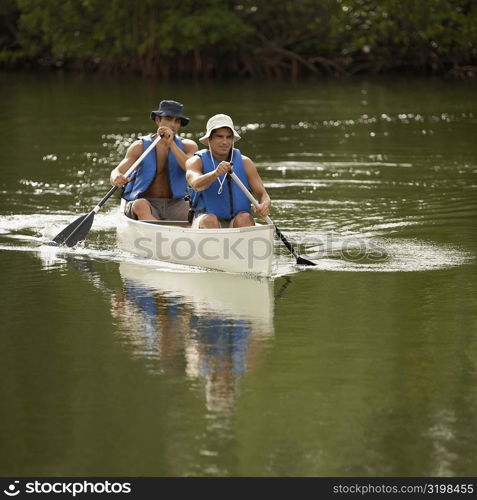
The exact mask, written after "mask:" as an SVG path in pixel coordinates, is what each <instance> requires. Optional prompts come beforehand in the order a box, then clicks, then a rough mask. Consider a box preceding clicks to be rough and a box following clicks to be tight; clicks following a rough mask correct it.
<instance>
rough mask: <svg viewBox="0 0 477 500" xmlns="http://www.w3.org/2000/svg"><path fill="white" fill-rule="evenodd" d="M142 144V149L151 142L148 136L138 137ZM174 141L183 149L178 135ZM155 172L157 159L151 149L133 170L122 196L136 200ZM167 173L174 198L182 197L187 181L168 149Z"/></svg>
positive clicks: (129, 199)
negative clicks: (130, 179)
mask: <svg viewBox="0 0 477 500" xmlns="http://www.w3.org/2000/svg"><path fill="white" fill-rule="evenodd" d="M139 139H141V140H142V142H143V144H144V151H145V150H146V149H147V148H148V147H149V146H150V145H151V144H152V140H151V138H150V136H142V137H139ZM174 142H175V143H176V144H177V146H178V147H179V148H180V149H182V151H184V145H183V144H182V140H181V138H180V137H177V136H176V137H174ZM156 172H157V161H156V152H155V150H154V151H151V152H150V153H149V154H148V155H147V156H146V157H145V158H144V160H142V163H141V164H140V165H139V168H138V169H137V170H136V171H135V172H133V174H132V175H131V177H132V178H133V179H132V181H129V182H128V183H127V184H126V185H125V186H124V190H123V194H122V197H123V198H124V199H125V200H127V201H132V200H137V199H138V198H140V197H141V195H142V194H143V193H145V192H146V191H147V190H148V189H149V186H150V185H151V184H152V181H153V180H154V178H155V177H156ZM167 174H168V178H169V187H170V190H171V193H172V197H173V198H174V199H177V198H183V197H184V195H185V193H186V187H187V182H186V180H185V171H184V170H182V168H181V166H180V165H179V163H177V160H176V157H175V156H174V154H173V153H172V151H170V150H169V155H168V158H167Z"/></svg>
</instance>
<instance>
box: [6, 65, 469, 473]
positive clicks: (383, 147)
mask: <svg viewBox="0 0 477 500" xmlns="http://www.w3.org/2000/svg"><path fill="white" fill-rule="evenodd" d="M0 88H1V92H0V101H1V106H0V128H1V135H0V141H1V147H0V169H1V177H0V191H1V193H2V197H1V199H0V256H1V259H0V266H1V276H2V287H1V292H0V293H1V303H2V331H1V335H0V349H1V353H2V363H1V364H0V380H1V381H2V384H1V401H2V410H1V412H0V449H1V450H2V452H1V454H0V474H1V475H11V476H22V475H57V476H61V475H64V476H71V475H84V476H88V475H128V476H134V475H139V476H144V475H147V476H330V475H331V476H438V475H450V476H464V475H467V476H475V475H477V463H476V462H477V460H476V458H475V457H476V456H477V437H476V436H477V418H476V416H477V389H476V388H477V279H476V278H477V265H476V254H477V231H476V229H477V224H476V221H477V197H476V194H477V161H476V157H477V145H476V142H475V138H476V137H477V104H476V98H475V96H476V92H475V84H467V83H458V82H457V83H456V82H442V81H430V80H414V79H412V80H396V79H394V80H354V81H345V82H333V81H323V82H315V83H302V84H296V85H291V84H270V83H267V84H266V83H254V84H252V83H245V84H243V83H241V84H233V83H221V84H218V83H207V84H198V83H191V84H185V83H177V84H161V85H154V84H151V83H146V82H142V81H139V80H118V79H111V80H104V79H97V78H89V79H87V78H73V77H71V78H66V77H61V76H46V75H43V76H25V75H12V74H10V75H0ZM163 98H176V99H178V100H180V101H182V102H184V103H185V105H186V113H187V114H188V115H189V116H190V117H191V118H192V122H191V125H190V126H189V127H188V128H187V129H185V130H184V132H187V134H188V137H190V138H192V139H195V140H197V139H198V137H199V136H200V134H201V132H203V130H204V126H205V121H206V119H207V118H208V117H209V116H210V115H212V114H214V113H217V112H225V113H228V114H230V115H232V116H233V118H234V120H235V122H236V123H237V125H238V126H239V128H240V130H241V133H242V137H243V139H242V141H241V142H240V143H239V144H238V146H239V147H240V149H241V150H242V151H243V152H244V153H245V154H247V155H249V156H251V157H252V158H253V159H254V160H255V161H256V163H257V165H258V167H259V169H260V172H261V174H262V176H263V178H264V180H265V183H266V186H267V188H268V190H269V192H270V194H271V197H272V199H273V202H274V209H273V214H272V215H273V218H274V219H275V221H276V222H277V224H278V225H279V227H280V228H281V229H282V231H283V232H284V233H285V234H286V235H287V236H288V237H289V238H290V239H293V240H294V241H295V242H296V244H297V245H300V248H301V251H302V252H307V254H308V256H310V257H311V258H314V259H315V260H316V262H317V264H318V265H317V266H316V268H314V269H313V270H303V269H297V268H296V267H295V266H294V265H293V260H292V259H291V258H290V256H289V255H288V254H287V253H286V251H284V250H283V249H282V248H281V246H280V245H278V244H277V248H276V252H277V257H276V264H275V267H274V276H273V279H271V280H255V279H250V278H247V277H243V276H233V275H227V274H225V273H214V272H202V271H200V270H191V269H185V268H182V267H179V266H167V265H165V264H160V263H154V262H151V261H144V260H141V259H139V258H136V257H134V256H132V255H128V254H126V253H123V252H120V251H119V250H118V249H117V248H116V245H115V214H116V208H117V200H110V201H109V202H108V204H107V205H106V206H105V207H104V209H103V211H101V212H100V213H99V214H98V216H97V217H96V219H95V225H94V227H93V230H92V231H91V233H90V235H89V237H88V239H87V241H86V242H85V244H84V246H82V247H80V248H77V249H75V250H64V251H58V250H57V249H54V248H52V247H48V246H46V245H45V243H46V242H47V241H48V239H49V238H51V237H52V236H54V235H55V234H56V233H57V232H59V230H61V229H62V228H63V227H65V226H66V225H67V224H68V223H69V222H71V221H72V220H73V219H74V218H75V217H76V216H78V215H80V214H82V213H85V212H87V211H89V210H90V209H91V208H92V206H94V205H95V204H96V203H97V202H98V201H99V199H100V198H101V197H102V196H103V195H104V194H105V193H106V192H107V190H108V189H109V186H108V183H107V179H108V175H109V171H110V169H111V168H112V167H113V166H115V165H116V164H117V163H118V161H119V160H120V159H121V157H122V155H123V154H124V151H125V148H126V147H127V144H128V143H129V142H130V141H131V140H132V139H133V138H134V137H135V136H136V135H137V134H139V133H145V132H149V131H151V130H152V127H151V125H152V122H150V121H149V118H148V115H149V112H150V110H151V109H155V108H156V106H157V104H158V103H159V101H160V100H161V99H163Z"/></svg>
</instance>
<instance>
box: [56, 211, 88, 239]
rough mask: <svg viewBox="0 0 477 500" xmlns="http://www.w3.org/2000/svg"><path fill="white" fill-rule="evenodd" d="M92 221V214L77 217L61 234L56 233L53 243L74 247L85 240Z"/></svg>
mask: <svg viewBox="0 0 477 500" xmlns="http://www.w3.org/2000/svg"><path fill="white" fill-rule="evenodd" d="M93 220H94V212H90V213H89V214H86V215H82V216H81V217H78V218H77V219H76V220H75V221H74V222H72V223H71V224H70V225H69V226H67V227H65V229H63V231H61V233H58V234H57V235H56V236H55V237H54V238H53V241H54V242H55V243H56V244H57V245H66V246H68V247H73V246H75V245H76V243H78V242H79V241H83V240H84V239H85V238H86V235H87V234H88V233H89V230H90V229H91V226H92V225H93Z"/></svg>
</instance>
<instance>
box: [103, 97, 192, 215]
mask: <svg viewBox="0 0 477 500" xmlns="http://www.w3.org/2000/svg"><path fill="white" fill-rule="evenodd" d="M182 110H183V105H182V104H181V103H180V102H177V101H161V103H160V105H159V109H158V110H156V111H151V119H152V121H153V122H154V123H155V124H156V125H157V132H156V135H148V136H142V137H139V139H138V140H136V141H134V142H133V143H132V144H131V146H130V147H129V149H128V150H127V152H126V156H125V157H124V159H123V160H122V161H121V163H120V164H119V165H118V166H117V167H116V168H115V169H114V170H113V171H112V172H111V184H112V185H113V186H118V187H123V188H124V190H123V194H122V197H123V198H124V199H125V200H127V204H126V207H125V211H124V213H125V214H126V215H127V216H128V217H131V218H132V219H139V220H161V219H168V220H183V221H186V220H187V218H188V213H189V203H188V202H187V201H185V200H184V196H185V194H186V188H187V183H186V180H185V163H186V160H187V159H188V158H189V157H191V156H192V155H193V154H194V153H195V152H196V151H197V149H198V148H197V144H196V143H195V142H194V141H191V140H189V139H182V138H181V137H179V135H177V134H178V132H179V129H180V128H181V126H183V127H185V126H186V125H187V124H188V123H189V121H190V120H189V118H187V117H186V116H184V115H183V111H182ZM157 135H159V136H160V137H161V140H160V141H159V142H158V143H157V145H156V147H155V151H154V150H153V151H151V153H150V154H148V155H147V156H146V157H145V158H144V160H143V161H142V163H141V164H140V165H139V167H138V168H137V169H136V171H135V172H134V173H133V174H132V175H131V176H130V177H125V176H124V174H125V173H126V172H127V170H128V169H129V168H130V167H131V165H132V164H133V163H134V162H135V161H136V160H137V159H138V158H139V157H140V156H141V154H142V153H143V151H145V150H146V149H147V147H148V146H149V145H150V144H151V143H152V142H153V140H154V139H155V138H156V137H157Z"/></svg>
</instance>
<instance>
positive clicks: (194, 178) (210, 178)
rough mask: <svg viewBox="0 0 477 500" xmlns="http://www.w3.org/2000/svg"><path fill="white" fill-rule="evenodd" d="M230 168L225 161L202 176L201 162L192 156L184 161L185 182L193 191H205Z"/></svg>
mask: <svg viewBox="0 0 477 500" xmlns="http://www.w3.org/2000/svg"><path fill="white" fill-rule="evenodd" d="M231 169H232V166H231V165H230V163H229V162H227V161H222V162H220V163H219V164H218V165H217V168H216V169H215V170H212V172H209V173H208V174H204V173H203V172H202V160H201V159H200V158H199V157H198V156H192V158H189V159H188V160H187V161H186V180H187V182H188V183H189V186H190V187H191V188H192V189H193V190H194V191H203V190H204V189H207V188H208V187H209V186H210V185H211V184H212V183H213V182H214V181H215V180H216V179H217V178H218V177H219V176H220V175H222V174H225V173H227V172H230V171H231Z"/></svg>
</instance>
